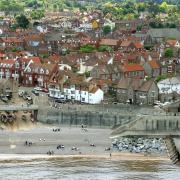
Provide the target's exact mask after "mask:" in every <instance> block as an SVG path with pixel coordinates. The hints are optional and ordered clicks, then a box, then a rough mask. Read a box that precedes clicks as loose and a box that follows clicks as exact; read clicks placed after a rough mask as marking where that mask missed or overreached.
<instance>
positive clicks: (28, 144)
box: [25, 141, 33, 146]
mask: <svg viewBox="0 0 180 180" xmlns="http://www.w3.org/2000/svg"><path fill="white" fill-rule="evenodd" d="M32 144H33V143H32V142H29V141H25V145H26V146H32Z"/></svg>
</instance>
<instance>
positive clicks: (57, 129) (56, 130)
mask: <svg viewBox="0 0 180 180" xmlns="http://www.w3.org/2000/svg"><path fill="white" fill-rule="evenodd" d="M60 131H61V129H60V128H56V129H54V128H53V132H60Z"/></svg>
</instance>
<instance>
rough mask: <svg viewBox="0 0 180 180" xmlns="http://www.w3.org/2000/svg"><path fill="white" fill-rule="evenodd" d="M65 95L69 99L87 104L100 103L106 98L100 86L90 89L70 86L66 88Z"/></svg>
mask: <svg viewBox="0 0 180 180" xmlns="http://www.w3.org/2000/svg"><path fill="white" fill-rule="evenodd" d="M64 95H65V97H66V98H67V99H69V100H75V101H79V102H82V103H87V104H99V103H101V102H102V101H103V99H104V92H103V91H102V90H101V89H100V88H98V87H93V88H92V89H91V90H88V89H84V88H82V89H79V88H75V86H70V87H66V88H64Z"/></svg>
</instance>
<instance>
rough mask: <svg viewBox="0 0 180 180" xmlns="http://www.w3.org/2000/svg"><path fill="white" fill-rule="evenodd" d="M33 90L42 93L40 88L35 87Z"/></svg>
mask: <svg viewBox="0 0 180 180" xmlns="http://www.w3.org/2000/svg"><path fill="white" fill-rule="evenodd" d="M34 90H36V91H42V88H41V87H35V88H34Z"/></svg>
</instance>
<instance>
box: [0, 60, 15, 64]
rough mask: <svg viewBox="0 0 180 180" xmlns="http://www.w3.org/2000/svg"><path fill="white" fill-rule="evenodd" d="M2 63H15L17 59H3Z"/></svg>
mask: <svg viewBox="0 0 180 180" xmlns="http://www.w3.org/2000/svg"><path fill="white" fill-rule="evenodd" d="M0 63H3V64H14V63H15V61H14V60H12V59H7V60H1V61H0Z"/></svg>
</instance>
